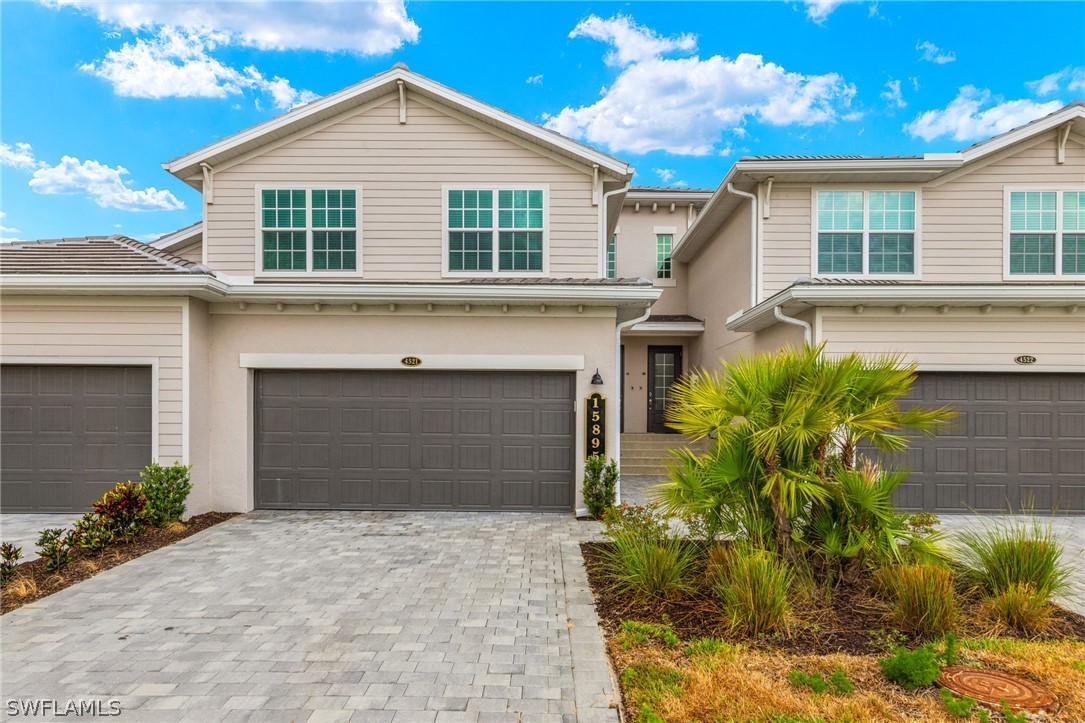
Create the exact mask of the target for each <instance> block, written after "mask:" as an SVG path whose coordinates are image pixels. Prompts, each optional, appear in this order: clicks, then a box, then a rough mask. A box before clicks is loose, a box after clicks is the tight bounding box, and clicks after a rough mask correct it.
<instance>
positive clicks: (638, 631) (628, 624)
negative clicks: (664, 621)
mask: <svg viewBox="0 0 1085 723" xmlns="http://www.w3.org/2000/svg"><path fill="white" fill-rule="evenodd" d="M619 636H620V638H621V640H622V642H623V643H625V644H626V647H629V646H630V645H633V644H636V643H639V644H644V643H647V642H648V641H649V640H651V639H655V640H658V641H659V642H661V643H663V644H664V645H667V646H670V647H676V646H678V645H681V643H682V641H681V640H680V639H679V637H678V636H677V635H675V633H674V630H672V629H671V626H670V625H661V624H659V623H642V622H639V621H637V620H623V621H622V624H621V632H620V633H619Z"/></svg>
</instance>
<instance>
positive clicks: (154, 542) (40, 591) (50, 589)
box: [0, 512, 237, 614]
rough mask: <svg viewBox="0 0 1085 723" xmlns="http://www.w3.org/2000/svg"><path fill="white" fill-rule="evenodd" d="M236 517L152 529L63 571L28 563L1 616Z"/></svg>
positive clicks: (6, 592) (75, 555)
mask: <svg viewBox="0 0 1085 723" xmlns="http://www.w3.org/2000/svg"><path fill="white" fill-rule="evenodd" d="M236 516H237V513H236V512H207V513H205V514H202V515H196V516H195V517H192V518H190V519H189V520H188V521H187V522H176V523H174V524H172V525H170V526H169V527H165V528H161V529H159V528H157V527H152V528H149V529H147V531H146V532H144V533H143V534H142V535H140V536H139V537H137V538H135V539H133V540H132V541H131V542H119V543H117V544H114V545H113V546H111V547H109V548H107V549H106V550H104V551H103V552H102V553H100V554H97V555H93V554H89V553H86V552H83V551H82V550H74V551H73V552H72V561H71V562H70V563H69V564H68V565H66V566H65V567H63V568H61V569H60V570H46V569H45V561H44V560H42V559H41V558H38V559H36V560H30V561H29V562H24V563H22V564H21V565H19V567H18V568H16V571H15V576H14V578H13V579H12V581H11V582H9V583H8V584H7V585H5V586H4V587H3V588H0V614H3V613H7V612H10V611H12V610H15V609H16V608H20V607H22V606H23V605H26V604H27V603H32V602H34V601H35V600H40V599H42V598H43V597H47V596H49V595H52V594H53V593H55V592H59V591H60V590H63V589H64V588H66V587H71V586H72V585H74V584H76V583H77V582H81V581H83V580H86V579H87V578H91V577H94V576H95V575H97V574H98V573H100V572H103V571H105V570H109V569H110V568H114V567H116V566H117V565H121V564H123V563H125V562H128V561H129V560H134V559H135V558H137V557H141V556H143V555H146V554H147V553H148V552H154V551H155V550H157V549H159V548H161V547H165V546H167V545H172V544H173V543H174V542H177V541H179V540H183V539H185V538H186V537H189V536H191V535H194V534H196V533H197V532H200V531H202V530H206V529H207V528H208V527H212V526H214V525H217V524H218V523H220V522H225V521H226V520H228V519H230V518H231V517H236ZM20 593H25V594H20Z"/></svg>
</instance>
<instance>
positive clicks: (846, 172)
mask: <svg viewBox="0 0 1085 723" xmlns="http://www.w3.org/2000/svg"><path fill="white" fill-rule="evenodd" d="M1064 127H1065V128H1068V129H1069V130H1071V131H1074V132H1076V133H1077V134H1078V135H1085V102H1082V101H1074V102H1072V103H1070V104H1068V105H1066V106H1063V107H1062V108H1060V109H1059V110H1057V111H1055V112H1054V113H1049V114H1048V115H1046V116H1043V117H1042V118H1037V119H1036V120H1034V121H1030V122H1028V123H1025V124H1024V125H1022V126H1019V127H1017V128H1014V129H1012V130H1009V131H1006V132H1005V133H1001V134H999V135H997V136H994V137H992V138H988V139H987V140H985V141H980V142H979V143H974V144H973V145H971V146H968V147H967V148H964V149H962V150H960V151H957V152H956V153H925V154H923V155H922V156H832V155H829V156H745V157H743V158H741V159H739V160H738V161H737V162H736V163H735V164H734V165H733V166H731V170H730V171H728V172H727V175H726V176H724V178H723V181H721V182H720V185H719V186H718V187H717V188H716V192H715V193H714V194H712V198H711V199H710V200H709V201H708V203H706V204H705V207H704V209H703V210H702V211H701V213H700V214H699V215H698V216H697V220H696V221H694V222H693V225H692V226H690V228H689V231H688V232H686V234H685V236H683V237H682V239H681V240H680V241H679V242H678V243H677V244H676V245H675V247H674V249H673V251H672V254H671V257H672V258H674V259H675V260H677V261H689V260H690V259H692V258H693V256H694V255H696V253H697V251H698V250H700V248H701V247H703V246H704V245H705V244H706V243H707V242H708V241H709V239H710V237H711V235H712V234H713V233H715V231H716V229H717V228H719V226H720V225H721V224H722V223H723V222H724V221H726V220H727V219H728V218H729V217H730V215H731V214H732V213H733V212H734V211H735V209H736V208H738V207H739V205H740V204H744V203H748V200H747V199H746V198H744V197H742V196H739V195H737V194H735V193H731V192H730V190H729V188H736V189H738V190H742V191H746V192H750V191H752V190H754V189H755V188H756V186H757V184H759V183H761V182H762V181H767V180H769V179H772V180H774V181H775V182H777V183H840V182H856V181H869V180H876V181H877V182H881V183H927V182H930V181H933V180H934V179H936V178H938V177H939V176H941V175H943V174H945V173H948V172H950V171H954V170H956V169H958V168H961V167H963V166H965V165H966V164H969V163H975V162H976V161H979V160H980V159H982V158H986V157H987V156H990V155H992V154H994V153H997V152H999V151H1001V150H1003V149H1005V148H1007V147H1009V146H1012V145H1014V144H1015V143H1020V142H1021V141H1024V140H1027V139H1029V138H1032V137H1035V136H1038V135H1040V134H1042V133H1047V132H1049V131H1051V130H1053V129H1055V128H1064Z"/></svg>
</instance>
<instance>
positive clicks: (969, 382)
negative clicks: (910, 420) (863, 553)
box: [886, 373, 1085, 512]
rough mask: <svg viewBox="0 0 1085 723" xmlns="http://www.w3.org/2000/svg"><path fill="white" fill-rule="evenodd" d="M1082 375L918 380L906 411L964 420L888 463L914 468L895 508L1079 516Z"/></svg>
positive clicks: (918, 440) (1083, 452)
mask: <svg viewBox="0 0 1085 723" xmlns="http://www.w3.org/2000/svg"><path fill="white" fill-rule="evenodd" d="M1083 378H1085V375H1081V374H1047V373H1027V374H1026V373H1018V374H1009V373H1006V374H1001V373H973V374H959V373H921V374H920V375H919V378H918V380H917V382H916V384H915V385H914V386H913V389H912V392H911V393H910V394H909V395H908V398H909V399H908V400H906V401H904V402H903V404H904V406H908V405H909V404H916V403H921V404H923V405H927V406H933V405H938V406H941V405H949V406H951V407H952V408H954V409H955V410H956V411H958V412H959V414H960V416H959V417H958V419H957V421H956V422H955V423H954V424H953V425H951V427H950V428H949V429H947V430H945V431H943V432H940V433H939V434H938V435H936V436H935V437H934V438H924V437H918V436H917V437H915V438H913V440H912V449H910V450H909V452H908V453H907V454H906V455H905V454H898V455H891V456H889V457H887V458H886V460H887V462H888V464H890V465H891V466H904V467H906V468H908V469H910V470H911V471H912V474H911V476H910V477H909V479H908V481H907V482H906V483H905V485H903V486H902V487H901V489H900V490H898V493H897V496H896V500H897V503H898V504H899V505H900V506H901V507H902V508H905V509H918V508H920V507H922V508H923V509H928V510H932V511H938V512H967V511H969V510H976V511H1005V510H1006V509H1008V508H1009V509H1014V510H1020V509H1022V508H1025V509H1028V508H1031V509H1035V510H1037V511H1051V510H1057V511H1059V512H1081V511H1085V510H1083V509H1082V502H1083V501H1085V500H1083V499H1082V497H1083V496H1085V492H1083V491H1082V490H1083V489H1085V444H1083V443H1082V441H1081V440H1083V439H1085V382H1083ZM917 485H918V487H917ZM920 490H922V493H921V492H920Z"/></svg>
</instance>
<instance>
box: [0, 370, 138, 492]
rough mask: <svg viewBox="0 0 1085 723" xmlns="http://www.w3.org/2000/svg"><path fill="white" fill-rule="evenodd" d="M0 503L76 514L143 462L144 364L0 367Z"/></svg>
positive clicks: (134, 472)
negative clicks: (122, 365) (132, 365)
mask: <svg viewBox="0 0 1085 723" xmlns="http://www.w3.org/2000/svg"><path fill="white" fill-rule="evenodd" d="M0 408H2V415H0V509H2V510H3V511H4V512H79V511H82V510H85V509H88V508H89V507H90V504H91V502H93V501H94V500H95V499H97V498H98V497H100V496H101V494H102V493H103V492H105V491H106V490H107V489H109V488H110V487H112V486H113V485H114V484H116V483H117V482H118V481H122V480H129V479H138V478H139V471H140V470H141V469H142V468H143V467H144V466H145V465H147V464H148V463H149V462H150V461H151V369H150V367H98V366H89V367H82V366H22V365H4V366H3V367H2V368H0Z"/></svg>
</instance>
